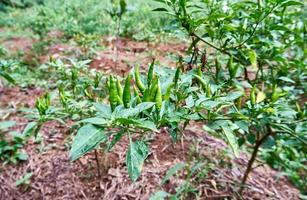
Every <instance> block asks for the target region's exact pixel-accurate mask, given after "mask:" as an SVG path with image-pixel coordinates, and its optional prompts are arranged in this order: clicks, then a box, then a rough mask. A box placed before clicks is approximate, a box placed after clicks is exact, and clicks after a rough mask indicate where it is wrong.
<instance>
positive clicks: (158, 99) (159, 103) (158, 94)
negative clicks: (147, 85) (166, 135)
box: [155, 80, 162, 111]
mask: <svg viewBox="0 0 307 200" xmlns="http://www.w3.org/2000/svg"><path fill="white" fill-rule="evenodd" d="M157 86H158V88H157V92H156V96H155V102H156V108H157V110H158V111H160V110H161V107H162V93H161V86H160V81H159V80H158V83H157Z"/></svg>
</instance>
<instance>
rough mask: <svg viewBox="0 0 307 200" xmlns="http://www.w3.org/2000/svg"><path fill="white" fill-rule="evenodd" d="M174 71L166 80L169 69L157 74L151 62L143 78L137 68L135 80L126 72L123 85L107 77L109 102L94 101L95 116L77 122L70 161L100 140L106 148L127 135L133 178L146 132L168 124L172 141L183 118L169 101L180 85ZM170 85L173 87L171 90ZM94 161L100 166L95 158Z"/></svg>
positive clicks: (137, 171)
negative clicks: (162, 82) (162, 81)
mask: <svg viewBox="0 0 307 200" xmlns="http://www.w3.org/2000/svg"><path fill="white" fill-rule="evenodd" d="M176 71H177V72H175V71H174V70H172V71H171V72H169V73H170V74H172V75H173V77H174V78H173V79H169V76H168V72H166V71H162V70H161V71H160V70H159V73H157V71H156V70H155V68H154V62H153V63H152V64H151V65H150V67H149V70H148V73H147V78H146V79H145V78H143V76H141V75H140V73H139V68H138V67H136V68H135V70H134V73H133V74H134V80H133V75H132V73H131V74H129V75H128V76H127V77H126V78H125V80H124V87H123V86H122V85H121V82H120V81H119V79H118V78H116V77H113V76H110V77H109V78H108V80H107V87H108V91H109V95H108V96H109V105H107V104H104V103H94V107H95V115H94V116H93V117H91V118H86V119H83V120H81V121H80V122H79V123H80V124H81V125H82V127H81V128H80V129H79V130H78V132H77V135H76V136H75V139H74V141H73V144H72V148H71V151H70V158H71V160H76V159H78V158H80V157H81V156H82V155H84V154H86V153H88V152H89V151H91V150H93V149H95V148H96V147H97V146H98V145H99V144H100V143H103V144H104V149H105V150H106V151H109V150H111V149H112V147H113V146H114V145H115V144H116V143H117V142H118V141H119V140H120V139H121V138H122V137H124V136H125V135H127V136H128V139H129V146H128V150H127V154H126V165H127V168H128V173H129V176H130V178H131V180H132V181H136V180H137V178H138V177H139V176H140V173H141V168H142V165H143V163H144V161H145V159H146V157H147V156H148V153H149V149H148V147H147V146H148V145H147V143H146V136H147V135H148V133H150V132H157V131H158V129H159V128H160V127H162V126H167V125H169V128H170V129H171V131H170V132H172V133H171V135H172V138H173V139H174V140H175V139H176V138H177V136H176V135H177V133H178V131H179V123H180V122H181V121H183V119H184V118H182V117H181V115H180V114H178V113H180V112H179V109H178V108H179V106H178V104H177V106H176V104H175V103H174V102H175V101H173V100H172V99H173V98H176V97H175V95H176V92H174V91H176V90H175V87H174V86H176V87H179V85H181V83H180V81H179V79H180V77H179V75H180V74H179V72H180V70H176ZM167 79H168V80H170V81H171V82H169V81H166V82H164V84H161V81H160V80H167ZM134 84H135V85H134ZM173 87H174V90H172V89H173ZM132 88H133V90H134V92H133V94H132V92H131V91H132ZM170 88H171V89H170ZM178 93H179V92H178ZM182 93H183V92H181V95H182ZM180 100H181V99H180ZM177 102H180V101H177ZM174 116H177V117H174ZM96 156H97V154H96ZM96 161H97V165H99V163H98V159H96ZM98 169H99V167H98ZM98 173H99V171H98Z"/></svg>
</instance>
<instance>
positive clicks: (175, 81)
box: [173, 67, 181, 87]
mask: <svg viewBox="0 0 307 200" xmlns="http://www.w3.org/2000/svg"><path fill="white" fill-rule="evenodd" d="M180 74H181V69H180V67H177V69H176V72H175V77H174V80H173V82H174V86H175V87H177V84H178V80H179V77H180Z"/></svg>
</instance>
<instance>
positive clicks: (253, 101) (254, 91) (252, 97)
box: [250, 86, 256, 106]
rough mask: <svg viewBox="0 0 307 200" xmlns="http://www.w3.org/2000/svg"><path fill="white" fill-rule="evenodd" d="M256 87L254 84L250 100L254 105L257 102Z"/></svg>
mask: <svg viewBox="0 0 307 200" xmlns="http://www.w3.org/2000/svg"><path fill="white" fill-rule="evenodd" d="M255 93H256V87H255V86H254V87H253V88H252V91H251V93H250V101H251V105H252V106H254V105H255V104H256V94H255Z"/></svg>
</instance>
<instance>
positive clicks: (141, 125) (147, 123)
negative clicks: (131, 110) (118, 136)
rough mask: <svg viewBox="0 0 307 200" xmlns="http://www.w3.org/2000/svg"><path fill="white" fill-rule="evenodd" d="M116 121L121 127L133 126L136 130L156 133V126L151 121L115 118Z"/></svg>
mask: <svg viewBox="0 0 307 200" xmlns="http://www.w3.org/2000/svg"><path fill="white" fill-rule="evenodd" d="M116 121H118V122H120V123H121V124H123V125H134V126H136V127H138V128H143V129H147V130H151V131H154V132H158V129H157V127H156V125H155V124H154V123H153V122H152V121H148V120H138V119H131V118H117V119H116Z"/></svg>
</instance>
